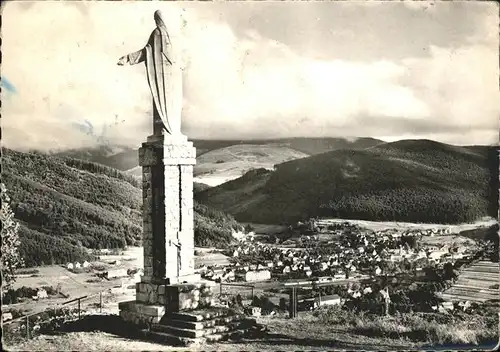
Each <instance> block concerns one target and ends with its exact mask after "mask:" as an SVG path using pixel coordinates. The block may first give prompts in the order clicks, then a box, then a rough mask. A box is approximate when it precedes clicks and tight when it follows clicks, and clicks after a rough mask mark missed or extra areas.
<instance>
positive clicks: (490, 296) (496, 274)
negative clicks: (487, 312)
mask: <svg viewBox="0 0 500 352" xmlns="http://www.w3.org/2000/svg"><path fill="white" fill-rule="evenodd" d="M499 283H500V267H499V266H498V263H493V262H487V261H480V262H478V263H475V264H473V265H472V266H470V267H468V268H465V269H464V270H463V271H462V272H461V273H460V275H459V277H458V280H457V282H455V283H454V284H453V286H451V287H450V288H449V289H447V290H446V291H444V292H443V293H442V294H441V296H442V298H443V299H445V300H447V301H471V302H485V301H488V300H498V299H500V294H499V289H498V285H499Z"/></svg>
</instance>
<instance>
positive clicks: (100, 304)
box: [99, 291, 102, 313]
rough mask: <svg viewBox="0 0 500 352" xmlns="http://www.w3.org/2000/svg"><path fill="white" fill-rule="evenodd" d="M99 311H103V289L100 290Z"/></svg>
mask: <svg viewBox="0 0 500 352" xmlns="http://www.w3.org/2000/svg"><path fill="white" fill-rule="evenodd" d="M99 313H102V291H101V292H99Z"/></svg>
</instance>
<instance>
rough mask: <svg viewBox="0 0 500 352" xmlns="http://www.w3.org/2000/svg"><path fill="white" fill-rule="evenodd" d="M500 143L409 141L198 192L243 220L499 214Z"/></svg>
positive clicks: (298, 163) (443, 218) (316, 159)
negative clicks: (496, 145)
mask: <svg viewBox="0 0 500 352" xmlns="http://www.w3.org/2000/svg"><path fill="white" fill-rule="evenodd" d="M496 180H498V167H497V161H496V149H495V148H494V147H475V148H465V147H456V146H451V145H446V144H442V143H438V142H433V141H428V140H405V141H399V142H394V143H386V144H382V145H378V146H375V147H371V148H367V149H364V150H349V149H343V150H336V151H332V152H328V153H323V154H318V155H314V156H311V157H308V158H304V159H298V160H293V161H289V162H286V163H282V164H279V165H277V166H276V170H275V171H274V172H271V171H265V170H263V171H261V172H259V173H253V174H249V175H245V176H244V177H242V178H240V179H236V180H234V181H231V182H228V183H226V184H223V185H220V186H218V187H213V188H210V189H207V190H205V191H203V192H200V193H198V194H197V199H198V200H199V201H201V202H202V203H204V204H207V205H210V206H213V207H216V208H218V209H221V210H223V211H227V212H229V213H231V214H233V215H234V216H235V217H236V219H237V220H239V221H251V222H262V223H282V222H290V221H296V220H302V219H307V218H308V217H314V216H320V217H338V218H351V219H365V220H397V221H411V222H436V223H460V222H470V221H474V220H476V219H478V218H481V217H483V216H487V215H490V216H496V214H497V207H498V205H497V196H496V194H497V192H498V182H497V181H496Z"/></svg>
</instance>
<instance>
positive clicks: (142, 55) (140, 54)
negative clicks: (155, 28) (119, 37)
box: [118, 48, 146, 66]
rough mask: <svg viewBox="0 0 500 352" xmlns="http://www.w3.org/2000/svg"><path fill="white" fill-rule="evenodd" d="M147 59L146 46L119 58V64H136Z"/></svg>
mask: <svg viewBox="0 0 500 352" xmlns="http://www.w3.org/2000/svg"><path fill="white" fill-rule="evenodd" d="M145 59H146V48H142V49H141V50H137V51H135V52H133V53H130V54H128V55H125V56H122V57H121V58H120V59H119V60H118V65H120V66H123V65H125V64H129V65H135V64H138V63H140V62H143V61H144V60H145Z"/></svg>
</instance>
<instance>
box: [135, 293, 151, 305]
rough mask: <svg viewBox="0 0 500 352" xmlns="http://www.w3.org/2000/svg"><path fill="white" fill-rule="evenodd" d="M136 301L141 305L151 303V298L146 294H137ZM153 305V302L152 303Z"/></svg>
mask: <svg viewBox="0 0 500 352" xmlns="http://www.w3.org/2000/svg"><path fill="white" fill-rule="evenodd" d="M135 299H136V301H137V302H140V303H146V304H147V303H150V302H149V296H148V294H147V293H146V292H136V293H135ZM151 303H153V302H151Z"/></svg>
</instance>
